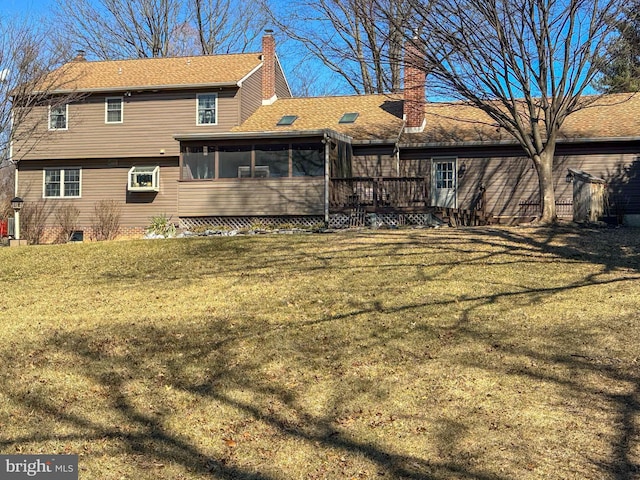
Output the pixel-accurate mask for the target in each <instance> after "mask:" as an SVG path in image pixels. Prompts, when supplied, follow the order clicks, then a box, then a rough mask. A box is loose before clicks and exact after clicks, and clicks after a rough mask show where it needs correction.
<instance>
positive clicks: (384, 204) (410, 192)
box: [329, 177, 429, 210]
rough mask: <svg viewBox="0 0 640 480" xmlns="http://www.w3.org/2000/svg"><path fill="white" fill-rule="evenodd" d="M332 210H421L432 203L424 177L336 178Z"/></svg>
mask: <svg viewBox="0 0 640 480" xmlns="http://www.w3.org/2000/svg"><path fill="white" fill-rule="evenodd" d="M329 191H330V197H329V208H330V209H331V210H341V209H347V208H353V207H366V208H372V209H375V210H379V209H385V208H389V209H394V208H397V209H403V208H420V207H425V206H427V205H428V204H429V202H428V199H427V180H426V179H425V178H423V177H375V178H371V177H353V178H332V179H331V188H330V190H329Z"/></svg>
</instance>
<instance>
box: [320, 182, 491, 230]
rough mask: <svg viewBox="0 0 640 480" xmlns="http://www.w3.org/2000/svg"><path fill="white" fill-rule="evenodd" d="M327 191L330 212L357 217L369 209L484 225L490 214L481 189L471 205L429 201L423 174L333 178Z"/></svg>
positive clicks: (454, 222) (448, 221) (449, 223)
mask: <svg viewBox="0 0 640 480" xmlns="http://www.w3.org/2000/svg"><path fill="white" fill-rule="evenodd" d="M329 191H330V196H329V212H330V213H348V214H349V215H352V216H354V217H355V218H356V219H357V218H360V217H362V216H364V215H366V214H370V213H376V214H411V213H430V214H432V215H433V216H435V217H436V218H438V219H440V220H441V221H442V222H443V223H446V224H448V225H451V226H452V227H457V226H474V225H487V224H489V223H492V218H493V217H492V215H491V214H488V213H487V212H485V211H484V205H485V199H484V192H482V193H481V195H480V197H479V198H478V199H477V201H476V202H474V206H475V207H476V208H474V209H458V208H446V207H437V206H433V205H430V198H429V195H428V179H427V178H424V177H376V178H369V177H354V178H333V179H331V181H330V189H329Z"/></svg>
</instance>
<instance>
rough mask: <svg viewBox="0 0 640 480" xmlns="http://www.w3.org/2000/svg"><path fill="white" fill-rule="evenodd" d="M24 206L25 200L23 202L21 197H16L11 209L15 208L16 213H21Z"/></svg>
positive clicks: (12, 201)
mask: <svg viewBox="0 0 640 480" xmlns="http://www.w3.org/2000/svg"><path fill="white" fill-rule="evenodd" d="M23 205H24V200H22V199H21V198H20V197H14V198H12V199H11V208H13V210H14V211H16V212H19V211H20V210H22V206H23Z"/></svg>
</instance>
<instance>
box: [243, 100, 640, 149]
mask: <svg viewBox="0 0 640 480" xmlns="http://www.w3.org/2000/svg"><path fill="white" fill-rule="evenodd" d="M402 103H403V102H402V96H400V95H363V96H343V97H313V98H290V99H281V100H278V101H276V102H275V103H274V104H272V105H268V106H262V107H260V108H259V109H258V110H257V111H256V112H255V113H254V114H253V115H252V116H251V117H249V119H248V120H247V121H245V122H244V123H243V124H242V125H240V126H238V127H235V128H234V129H233V130H232V131H233V132H261V133H264V132H284V131H305V130H307V131H314V130H324V129H328V130H333V131H336V132H339V133H342V134H344V135H348V136H350V137H352V138H353V139H354V140H376V139H384V140H393V139H395V138H397V137H398V135H399V133H400V129H401V128H402ZM348 112H358V113H359V116H358V118H357V119H356V121H355V123H353V124H340V123H338V121H339V120H340V117H341V116H342V115H343V114H344V113H348ZM285 115H296V116H297V117H298V118H297V119H296V121H295V122H293V124H292V125H287V126H276V123H277V122H278V120H280V119H281V118H282V117H283V116H285ZM425 116H426V127H425V130H424V131H423V132H421V133H414V134H403V135H402V136H401V142H402V143H458V142H496V141H499V142H515V139H514V138H513V136H511V135H510V134H509V133H507V132H506V131H505V130H504V129H499V128H497V124H496V123H495V122H494V121H493V120H491V119H490V118H489V117H488V115H487V114H485V113H484V112H483V111H481V110H479V109H478V108H475V107H472V106H470V105H468V104H465V103H461V102H457V103H445V102H443V103H427V105H426V106H425ZM627 137H640V94H638V95H630V94H617V95H607V96H603V97H601V98H599V99H598V100H596V101H595V103H593V104H592V105H590V106H589V107H587V108H585V109H583V110H579V111H577V112H575V113H573V114H572V115H570V116H569V117H568V118H567V120H566V121H565V123H564V125H563V127H562V129H561V133H560V140H562V139H580V138H607V139H614V138H627Z"/></svg>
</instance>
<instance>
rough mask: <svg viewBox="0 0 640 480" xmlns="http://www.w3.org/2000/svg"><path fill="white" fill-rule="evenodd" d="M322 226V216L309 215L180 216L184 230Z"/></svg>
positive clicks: (181, 226)
mask: <svg viewBox="0 0 640 480" xmlns="http://www.w3.org/2000/svg"><path fill="white" fill-rule="evenodd" d="M320 225H322V226H324V217H323V216H320V215H310V216H304V217H285V216H274V217H269V216H256V217H180V228H182V229H185V230H194V229H206V228H211V229H212V230H213V229H215V228H220V227H223V228H231V229H236V230H247V229H252V228H314V227H318V226H320Z"/></svg>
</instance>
